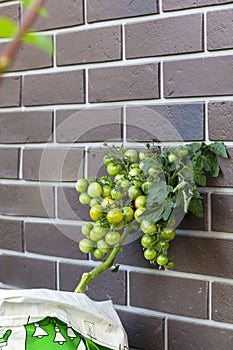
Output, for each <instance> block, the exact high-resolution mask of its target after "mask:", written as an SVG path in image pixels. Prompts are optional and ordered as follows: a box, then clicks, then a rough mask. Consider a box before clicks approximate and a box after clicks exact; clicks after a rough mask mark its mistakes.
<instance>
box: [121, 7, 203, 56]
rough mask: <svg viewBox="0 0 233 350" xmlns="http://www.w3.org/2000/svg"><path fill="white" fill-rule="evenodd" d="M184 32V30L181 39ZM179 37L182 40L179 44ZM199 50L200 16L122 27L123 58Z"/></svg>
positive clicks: (200, 43) (200, 37)
mask: <svg viewBox="0 0 233 350" xmlns="http://www.w3.org/2000/svg"><path fill="white" fill-rule="evenodd" d="M184 28H187V31H185V35H184ZM181 37H182V40H180V38H181ZM202 50H203V44H202V16H201V15H199V14H198V15H190V16H179V17H174V18H165V19H157V20H154V21H148V22H141V23H140V22H139V23H133V24H129V25H127V26H126V57H127V58H141V57H150V56H161V55H169V54H178V53H188V52H198V51H202Z"/></svg>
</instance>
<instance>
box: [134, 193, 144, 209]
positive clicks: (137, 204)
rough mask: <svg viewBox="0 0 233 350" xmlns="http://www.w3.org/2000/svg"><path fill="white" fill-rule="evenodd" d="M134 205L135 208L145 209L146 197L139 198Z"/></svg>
mask: <svg viewBox="0 0 233 350" xmlns="http://www.w3.org/2000/svg"><path fill="white" fill-rule="evenodd" d="M134 205H135V208H140V207H145V205H146V196H143V195H141V196H138V197H137V198H136V199H135V202H134Z"/></svg>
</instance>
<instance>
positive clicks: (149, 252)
mask: <svg viewBox="0 0 233 350" xmlns="http://www.w3.org/2000/svg"><path fill="white" fill-rule="evenodd" d="M156 255H157V252H156V250H155V249H154V248H147V249H146V250H145V251H144V257H145V259H146V260H150V261H152V260H154V259H155V258H156Z"/></svg>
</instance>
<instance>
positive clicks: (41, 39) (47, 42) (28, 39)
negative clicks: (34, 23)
mask: <svg viewBox="0 0 233 350" xmlns="http://www.w3.org/2000/svg"><path fill="white" fill-rule="evenodd" d="M23 41H24V42H25V43H26V44H29V45H32V46H36V47H37V48H39V49H42V50H43V51H45V52H47V53H48V54H52V52H53V43H52V40H51V39H50V38H49V37H48V36H46V35H41V34H39V35H38V34H34V33H25V34H24V36H23Z"/></svg>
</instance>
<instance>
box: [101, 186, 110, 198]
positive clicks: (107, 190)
mask: <svg viewBox="0 0 233 350" xmlns="http://www.w3.org/2000/svg"><path fill="white" fill-rule="evenodd" d="M102 190H103V192H102V197H108V196H110V195H111V191H112V187H111V186H108V185H105V186H103V189H102Z"/></svg>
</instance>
